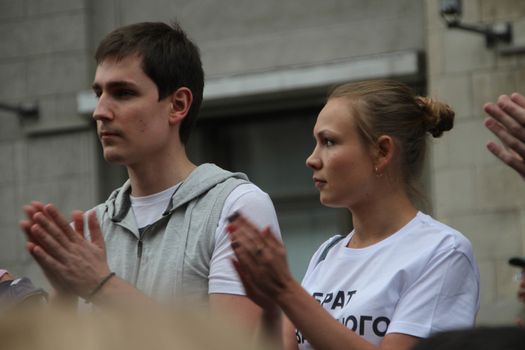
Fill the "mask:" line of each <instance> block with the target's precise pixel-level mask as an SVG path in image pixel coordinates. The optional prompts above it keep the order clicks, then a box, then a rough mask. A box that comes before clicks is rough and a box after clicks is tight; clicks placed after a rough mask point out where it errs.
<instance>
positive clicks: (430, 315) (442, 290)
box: [297, 212, 479, 349]
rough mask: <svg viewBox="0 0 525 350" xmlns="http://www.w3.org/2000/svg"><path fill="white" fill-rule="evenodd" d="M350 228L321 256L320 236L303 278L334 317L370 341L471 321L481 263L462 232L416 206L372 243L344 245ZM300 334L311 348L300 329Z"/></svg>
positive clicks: (303, 344)
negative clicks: (394, 228) (402, 221)
mask: <svg viewBox="0 0 525 350" xmlns="http://www.w3.org/2000/svg"><path fill="white" fill-rule="evenodd" d="M352 235H353V232H351V233H350V234H349V235H348V236H347V237H345V238H344V239H342V240H340V241H339V242H338V243H337V244H335V245H334V246H333V247H332V248H331V249H330V250H329V251H328V254H327V255H326V258H325V259H324V260H322V261H320V262H319V257H320V256H321V255H322V253H323V251H324V250H325V247H326V246H327V245H328V244H329V243H330V241H331V239H330V240H328V241H327V242H325V243H324V244H323V245H322V246H321V247H320V248H319V249H318V250H317V252H316V253H315V254H314V256H313V257H312V259H311V261H310V265H309V267H308V270H307V272H306V275H305V277H304V279H303V282H302V285H303V287H304V288H305V289H306V290H307V291H308V292H309V293H310V294H311V295H312V296H313V297H314V298H315V299H316V300H317V301H318V302H319V303H320V304H321V305H322V306H323V308H324V309H325V310H326V311H328V312H329V313H330V314H331V315H332V316H333V317H334V318H335V319H337V320H338V321H339V322H341V323H342V324H344V325H345V326H346V327H348V328H350V329H352V330H353V331H354V332H356V333H357V334H358V335H360V336H362V337H364V338H365V339H367V340H368V341H369V342H371V343H372V344H375V345H378V344H379V343H380V342H381V341H382V339H383V337H384V336H385V335H386V334H388V333H403V334H408V335H412V336H416V337H428V336H429V335H430V334H432V333H434V332H437V331H443V330H447V329H456V328H465V327H472V326H473V325H474V322H475V318H476V313H477V311H478V309H479V271H478V267H477V264H476V261H475V259H474V255H473V253H472V246H471V244H470V242H469V241H468V239H467V238H465V237H464V236H463V235H462V234H461V233H459V232H458V231H456V230H454V229H452V228H450V227H448V226H446V225H444V224H442V223H440V222H438V221H436V220H434V219H433V218H432V217H430V216H428V215H425V214H423V213H421V212H420V213H418V214H417V215H416V217H415V218H414V219H412V220H411V221H410V222H409V223H408V224H407V225H405V226H404V227H403V228H402V229H401V230H399V231H398V232H396V233H394V234H393V235H391V236H389V237H388V238H386V239H384V240H382V241H380V242H378V243H376V244H374V245H371V246H368V247H365V248H360V249H352V248H348V247H347V244H348V242H349V241H350V239H351V238H352ZM297 341H298V343H299V348H300V349H311V345H310V344H309V343H308V341H307V340H306V339H304V337H303V336H302V335H301V333H300V331H298V332H297Z"/></svg>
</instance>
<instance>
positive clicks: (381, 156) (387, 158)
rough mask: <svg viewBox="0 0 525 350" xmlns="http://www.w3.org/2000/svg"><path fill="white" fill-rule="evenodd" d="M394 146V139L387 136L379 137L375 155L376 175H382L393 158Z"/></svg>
mask: <svg viewBox="0 0 525 350" xmlns="http://www.w3.org/2000/svg"><path fill="white" fill-rule="evenodd" d="M395 149H396V144H395V142H394V139H393V138H392V137H391V136H388V135H381V136H379V137H378V139H377V142H376V151H375V152H376V153H375V161H374V167H375V171H376V172H377V173H380V174H382V173H384V172H385V171H386V168H387V167H388V165H389V164H390V163H391V162H392V159H393V158H394V152H395Z"/></svg>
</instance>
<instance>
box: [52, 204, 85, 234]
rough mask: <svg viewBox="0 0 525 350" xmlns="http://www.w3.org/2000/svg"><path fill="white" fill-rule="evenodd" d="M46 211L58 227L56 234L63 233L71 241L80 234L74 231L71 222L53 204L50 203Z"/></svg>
mask: <svg viewBox="0 0 525 350" xmlns="http://www.w3.org/2000/svg"><path fill="white" fill-rule="evenodd" d="M44 212H45V213H46V214H47V215H48V216H49V217H50V218H51V220H53V222H54V223H55V226H56V227H57V228H58V230H57V231H56V234H57V235H58V234H61V235H63V236H64V237H66V238H67V239H69V240H71V241H76V240H77V239H78V238H79V235H78V234H77V233H75V232H74V230H73V228H72V227H71V225H70V223H69V221H68V220H66V218H65V217H64V216H63V215H62V214H61V213H60V212H59V211H58V209H57V208H56V207H55V206H54V205H53V204H48V205H46V206H45V207H44Z"/></svg>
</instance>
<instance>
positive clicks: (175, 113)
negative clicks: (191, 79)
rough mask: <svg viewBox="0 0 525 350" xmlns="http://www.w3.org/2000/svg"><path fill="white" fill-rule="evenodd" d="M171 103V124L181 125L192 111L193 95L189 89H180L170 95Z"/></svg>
mask: <svg viewBox="0 0 525 350" xmlns="http://www.w3.org/2000/svg"><path fill="white" fill-rule="evenodd" d="M170 102H171V104H170V111H169V122H170V123H171V124H176V123H180V122H181V121H182V120H183V119H184V118H185V117H186V116H187V115H188V112H189V111H190V107H191V103H192V102H193V94H192V93H191V90H190V89H188V88H187V87H185V86H183V87H180V88H178V89H177V90H175V91H174V92H173V93H172V94H171V95H170Z"/></svg>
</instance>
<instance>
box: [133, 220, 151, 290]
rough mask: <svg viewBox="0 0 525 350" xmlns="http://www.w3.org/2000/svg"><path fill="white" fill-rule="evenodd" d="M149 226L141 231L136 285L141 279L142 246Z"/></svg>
mask: <svg viewBox="0 0 525 350" xmlns="http://www.w3.org/2000/svg"><path fill="white" fill-rule="evenodd" d="M148 228H149V227H146V228H145V229H144V230H143V231H142V232H140V235H139V240H138V241H137V260H138V261H137V269H136V270H135V283H134V285H137V282H138V281H139V271H140V263H141V261H142V246H143V245H144V241H143V238H144V233H146V231H147V230H148Z"/></svg>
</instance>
